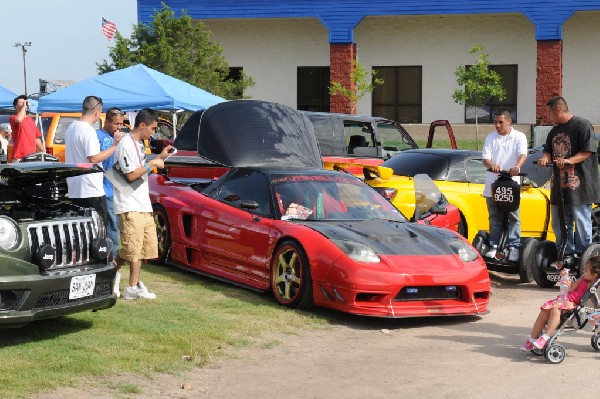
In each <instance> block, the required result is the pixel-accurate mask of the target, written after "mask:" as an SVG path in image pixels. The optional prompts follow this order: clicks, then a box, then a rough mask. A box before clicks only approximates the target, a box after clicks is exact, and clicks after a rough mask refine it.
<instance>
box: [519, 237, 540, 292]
mask: <svg viewBox="0 0 600 399" xmlns="http://www.w3.org/2000/svg"><path fill="white" fill-rule="evenodd" d="M538 244H539V241H538V240H537V239H535V238H525V239H524V240H523V242H522V243H521V259H519V279H520V280H521V282H522V283H531V282H533V281H534V280H533V268H534V267H535V253H536V251H537V247H538Z"/></svg>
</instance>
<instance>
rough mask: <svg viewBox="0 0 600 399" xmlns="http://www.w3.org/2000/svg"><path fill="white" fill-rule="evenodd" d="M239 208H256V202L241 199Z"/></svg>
mask: <svg viewBox="0 0 600 399" xmlns="http://www.w3.org/2000/svg"><path fill="white" fill-rule="evenodd" d="M240 208H242V209H248V210H253V209H258V202H256V201H247V200H242V201H241V202H240Z"/></svg>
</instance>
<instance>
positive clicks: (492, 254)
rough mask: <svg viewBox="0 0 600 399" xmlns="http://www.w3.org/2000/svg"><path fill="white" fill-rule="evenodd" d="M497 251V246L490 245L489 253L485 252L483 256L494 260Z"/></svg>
mask: <svg viewBox="0 0 600 399" xmlns="http://www.w3.org/2000/svg"><path fill="white" fill-rule="evenodd" d="M497 249H498V246H497V245H492V246H491V247H490V250H489V251H487V252H486V253H485V255H484V256H485V257H486V258H495V257H496V250H497Z"/></svg>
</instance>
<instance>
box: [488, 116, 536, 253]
mask: <svg viewBox="0 0 600 399" xmlns="http://www.w3.org/2000/svg"><path fill="white" fill-rule="evenodd" d="M511 124H512V117H511V115H510V111H508V110H506V109H503V110H499V111H498V113H497V114H496V116H495V117H494V127H495V128H496V131H494V132H492V133H490V134H489V135H488V136H487V137H486V138H485V142H484V144H483V151H482V156H483V164H484V165H485V167H486V168H488V169H489V170H490V171H489V172H487V173H486V177H485V188H484V190H483V196H484V197H485V201H486V204H487V208H488V215H489V223H490V235H489V240H488V241H489V243H490V250H489V251H488V252H486V253H485V254H484V256H485V257H487V258H494V257H495V256H496V251H497V248H498V243H499V241H500V237H501V235H502V212H501V211H500V210H499V209H498V207H497V205H496V203H495V202H494V201H493V200H492V184H493V183H494V182H495V181H496V179H497V178H498V173H499V172H500V171H501V170H505V171H508V172H509V173H510V175H511V176H513V180H515V181H516V182H517V183H520V178H519V173H520V171H521V166H523V164H524V163H525V160H526V159H527V137H525V134H524V133H523V132H520V131H518V130H515V129H514V128H513V127H512V126H511ZM507 244H508V248H509V253H508V260H509V261H511V262H517V261H518V260H519V257H520V249H519V248H520V247H521V220H520V218H519V209H517V210H516V211H513V212H510V214H509V216H508V241H507Z"/></svg>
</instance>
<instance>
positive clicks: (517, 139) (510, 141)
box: [483, 127, 527, 197]
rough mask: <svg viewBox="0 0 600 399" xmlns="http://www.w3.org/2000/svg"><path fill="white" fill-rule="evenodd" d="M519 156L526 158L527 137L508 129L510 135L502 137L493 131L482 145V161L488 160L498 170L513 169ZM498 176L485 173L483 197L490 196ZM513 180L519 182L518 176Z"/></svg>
mask: <svg viewBox="0 0 600 399" xmlns="http://www.w3.org/2000/svg"><path fill="white" fill-rule="evenodd" d="M520 155H525V156H527V137H525V134H524V133H523V132H520V131H518V130H515V129H513V128H512V127H511V128H510V133H508V134H507V135H506V136H502V135H501V134H499V133H498V132H496V131H494V132H492V133H490V134H489V135H488V136H487V137H486V138H485V142H484V143H483V159H489V160H490V161H492V163H493V164H495V165H498V166H499V167H500V170H509V169H510V168H514V167H515V165H516V164H517V160H518V159H519V156H520ZM497 178H498V175H497V174H496V173H493V172H487V173H486V176H485V188H484V190H483V196H484V197H491V196H492V184H493V183H494V182H495V181H496V179H497ZM513 180H514V181H516V182H520V178H519V176H514V177H513Z"/></svg>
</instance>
